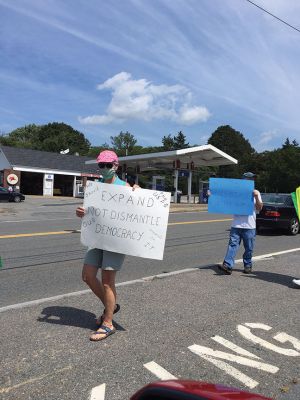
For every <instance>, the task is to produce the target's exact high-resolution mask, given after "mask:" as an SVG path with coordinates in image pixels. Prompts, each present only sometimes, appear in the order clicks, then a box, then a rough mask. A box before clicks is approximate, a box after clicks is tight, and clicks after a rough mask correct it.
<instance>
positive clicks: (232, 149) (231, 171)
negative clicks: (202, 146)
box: [208, 125, 256, 178]
mask: <svg viewBox="0 0 300 400" xmlns="http://www.w3.org/2000/svg"><path fill="white" fill-rule="evenodd" d="M208 144H211V145H213V146H215V147H217V148H218V149H220V150H222V151H224V152H225V153H227V154H228V155H230V156H231V157H233V158H236V159H237V160H238V164H237V165H226V166H220V167H219V171H218V175H219V176H220V177H229V178H240V177H241V175H242V173H243V172H245V171H246V170H250V171H251V170H253V171H254V172H255V168H254V165H255V163H254V160H255V154H256V152H255V150H254V148H253V147H252V146H251V144H250V142H249V141H248V140H247V139H246V138H245V137H244V135H243V134H242V133H241V132H239V131H236V130H235V129H233V128H232V127H231V126H230V125H224V126H219V127H218V128H217V129H216V130H215V132H213V133H212V135H211V137H210V138H209V139H208Z"/></svg>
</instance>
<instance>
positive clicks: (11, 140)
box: [0, 124, 40, 149]
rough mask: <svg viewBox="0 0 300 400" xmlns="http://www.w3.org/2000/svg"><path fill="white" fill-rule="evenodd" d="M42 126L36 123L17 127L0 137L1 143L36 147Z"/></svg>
mask: <svg viewBox="0 0 300 400" xmlns="http://www.w3.org/2000/svg"><path fill="white" fill-rule="evenodd" d="M39 130H40V127H39V126H37V125H35V124H30V125H25V126H23V127H21V128H17V129H15V130H13V131H12V132H10V133H9V134H7V135H3V136H1V138H0V143H1V144H3V145H5V146H12V147H22V148H29V149H35V148H36V143H37V141H38V134H39Z"/></svg>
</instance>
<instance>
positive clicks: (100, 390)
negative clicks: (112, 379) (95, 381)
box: [90, 383, 106, 400]
mask: <svg viewBox="0 0 300 400" xmlns="http://www.w3.org/2000/svg"><path fill="white" fill-rule="evenodd" d="M105 388H106V384H105V383H102V385H99V386H96V387H94V388H93V389H92V391H91V397H90V400H104V399H105Z"/></svg>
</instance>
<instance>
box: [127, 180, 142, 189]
mask: <svg viewBox="0 0 300 400" xmlns="http://www.w3.org/2000/svg"><path fill="white" fill-rule="evenodd" d="M126 186H129V187H131V185H129V183H128V182H126ZM140 188H141V187H140V186H139V185H137V184H136V183H135V184H134V185H133V186H132V190H135V189H140Z"/></svg>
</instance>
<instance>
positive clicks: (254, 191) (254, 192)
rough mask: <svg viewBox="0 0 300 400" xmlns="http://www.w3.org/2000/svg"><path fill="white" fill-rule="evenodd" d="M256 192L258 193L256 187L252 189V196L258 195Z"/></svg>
mask: <svg viewBox="0 0 300 400" xmlns="http://www.w3.org/2000/svg"><path fill="white" fill-rule="evenodd" d="M258 193H259V192H258V190H256V189H254V190H253V196H254V197H258Z"/></svg>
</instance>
